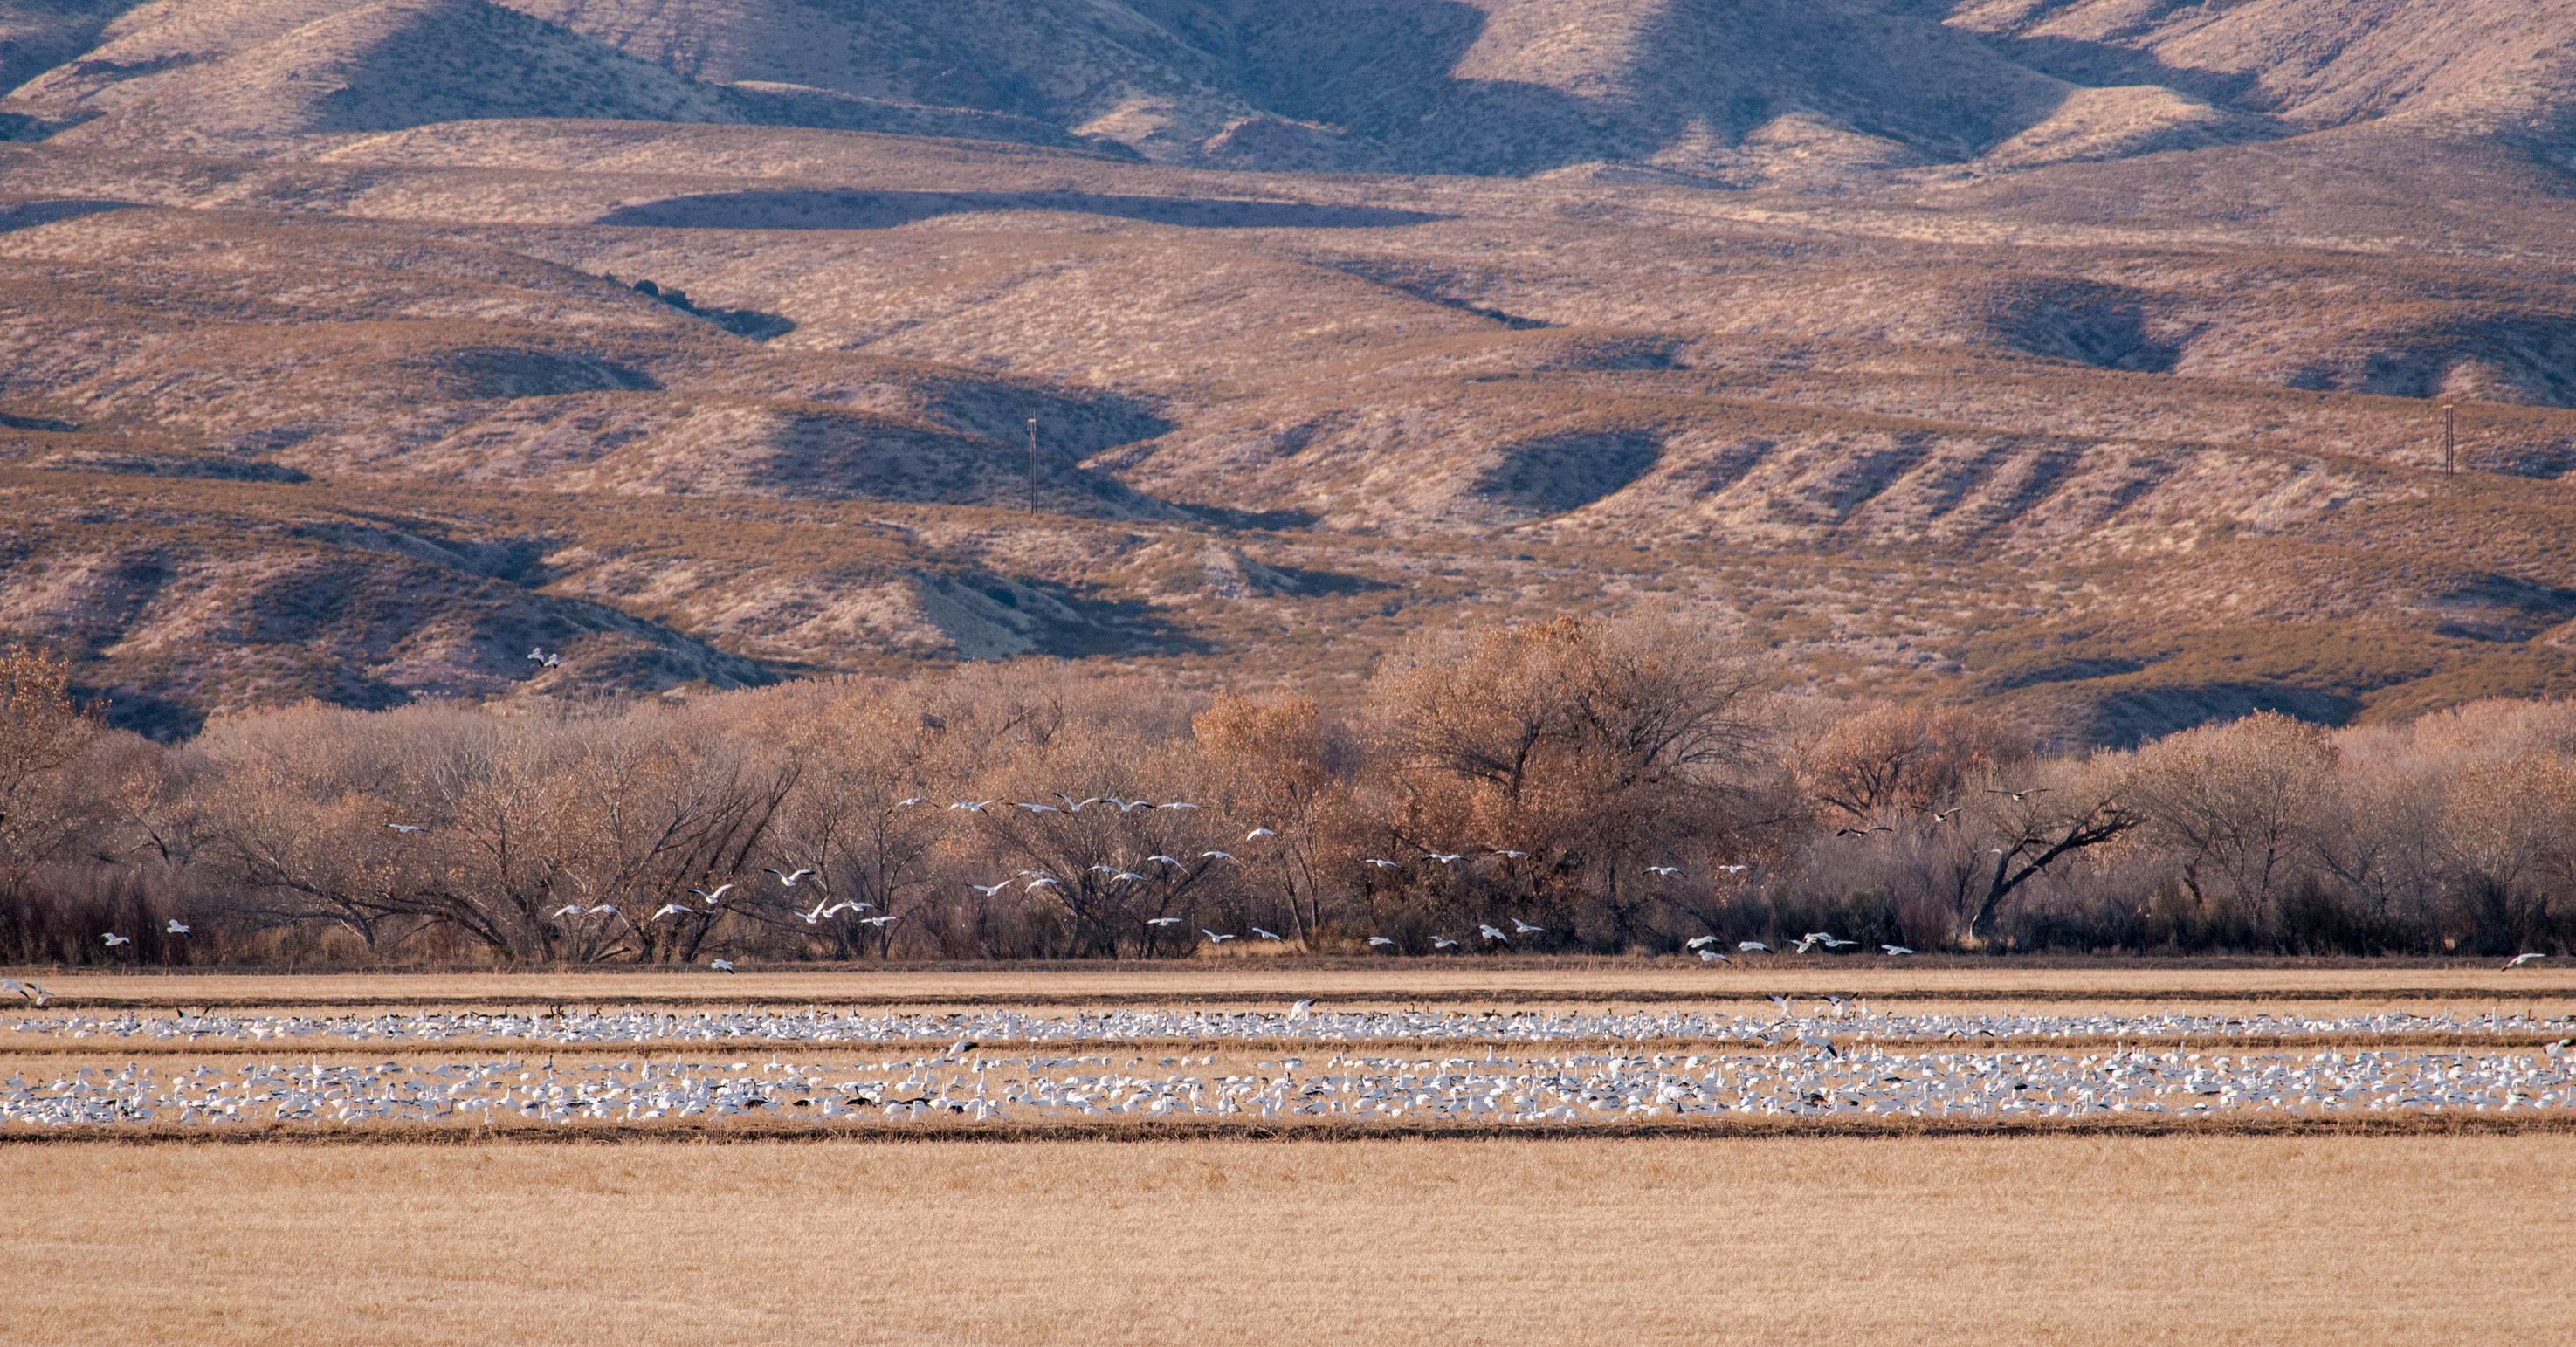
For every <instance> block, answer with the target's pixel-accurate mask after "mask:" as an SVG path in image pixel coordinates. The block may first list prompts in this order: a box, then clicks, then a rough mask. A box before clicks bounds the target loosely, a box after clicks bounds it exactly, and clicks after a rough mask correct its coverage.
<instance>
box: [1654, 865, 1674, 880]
mask: <svg viewBox="0 0 2576 1347" xmlns="http://www.w3.org/2000/svg"><path fill="white" fill-rule="evenodd" d="M1681 872H1682V868H1681V867H1680V866H1678V865H1649V866H1647V867H1646V873H1647V874H1650V875H1655V876H1658V877H1660V878H1664V879H1670V878H1672V877H1673V876H1675V875H1678V874H1680V873H1681Z"/></svg>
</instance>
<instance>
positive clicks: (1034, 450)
mask: <svg viewBox="0 0 2576 1347" xmlns="http://www.w3.org/2000/svg"><path fill="white" fill-rule="evenodd" d="M1037 475H1038V419H1037V418H1036V417H1034V416H1032V417H1030V418H1029V476H1030V477H1032V478H1034V477H1036V476H1037Z"/></svg>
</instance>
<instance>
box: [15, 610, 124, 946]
mask: <svg viewBox="0 0 2576 1347" xmlns="http://www.w3.org/2000/svg"><path fill="white" fill-rule="evenodd" d="M103 734H104V730H103V729H102V727H101V724H100V722H99V719H98V717H97V716H96V715H94V714H92V713H91V712H90V711H88V710H86V709H84V708H82V707H81V706H79V705H77V704H76V703H75V702H74V701H73V699H72V695H71V665H70V663H69V662H68V661H65V660H63V659H60V658H57V657H55V656H52V655H49V654H47V653H45V652H43V651H40V650H36V649H34V648H31V647H27V646H16V647H12V648H11V649H9V650H7V651H5V652H0V902H5V904H6V909H5V912H0V921H5V922H6V924H7V928H8V943H9V945H10V947H11V948H13V949H15V950H16V951H17V956H18V957H21V958H24V957H28V956H29V955H31V954H32V952H33V951H32V950H31V949H30V948H29V942H30V940H31V938H32V936H33V935H34V933H35V928H36V927H37V925H38V924H39V923H37V922H35V921H34V920H32V918H33V915H34V914H33V913H31V912H30V911H29V902H30V898H31V895H30V893H29V888H28V886H29V882H30V880H32V879H33V877H34V876H35V873H36V872H37V870H38V869H40V868H41V867H43V866H45V865H47V864H49V863H51V862H53V861H55V860H57V859H59V858H61V857H62V856H64V855H66V854H67V853H69V852H70V851H72V850H73V849H74V848H75V847H77V846H78V845H79V843H80V842H81V840H82V839H83V838H84V837H86V836H88V835H90V834H91V833H92V832H93V831H94V830H95V829H96V828H97V827H98V825H99V824H100V822H101V819H100V813H101V802H100V801H99V800H98V799H97V798H96V793H95V791H94V790H93V789H92V787H93V786H94V785H95V783H94V782H93V781H91V780H89V779H88V778H87V777H86V776H85V775H84V774H83V773H82V772H81V771H80V770H79V768H80V765H81V764H82V763H83V761H84V760H85V759H86V758H87V757H88V756H89V755H90V753H91V752H92V750H93V749H95V748H96V747H97V745H98V743H99V741H100V739H101V737H102V735H103Z"/></svg>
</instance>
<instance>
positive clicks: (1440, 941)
mask: <svg viewBox="0 0 2576 1347" xmlns="http://www.w3.org/2000/svg"><path fill="white" fill-rule="evenodd" d="M1431 947H1432V948H1433V949H1456V948H1458V942H1457V941H1455V940H1452V939H1450V938H1449V937H1447V936H1445V935H1435V936H1433V937H1431Z"/></svg>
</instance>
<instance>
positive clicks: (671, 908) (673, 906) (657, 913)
mask: <svg viewBox="0 0 2576 1347" xmlns="http://www.w3.org/2000/svg"><path fill="white" fill-rule="evenodd" d="M695 911H697V909H696V908H693V907H682V906H680V905H679V904H678V903H664V904H662V905H661V906H660V907H658V908H656V909H654V911H653V915H652V916H650V917H647V918H645V920H647V921H660V920H661V919H662V918H664V917H667V916H670V915H671V914H673V913H675V912H676V913H678V914H680V915H681V916H687V915H688V914H689V913H691V912H695Z"/></svg>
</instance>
